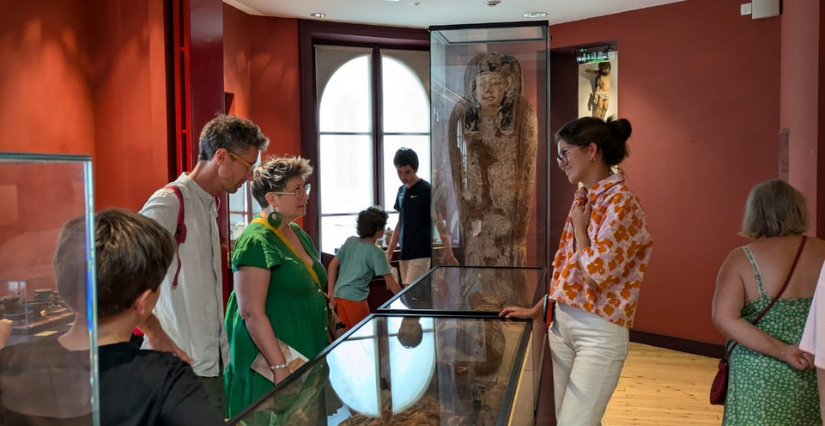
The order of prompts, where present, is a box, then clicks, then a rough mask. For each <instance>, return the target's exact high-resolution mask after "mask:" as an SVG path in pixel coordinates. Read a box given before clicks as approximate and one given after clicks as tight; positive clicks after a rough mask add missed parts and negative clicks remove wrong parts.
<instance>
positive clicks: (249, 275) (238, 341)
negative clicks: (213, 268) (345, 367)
mask: <svg viewBox="0 0 825 426" xmlns="http://www.w3.org/2000/svg"><path fill="white" fill-rule="evenodd" d="M311 173H312V167H310V166H309V162H308V161H307V160H305V159H302V158H300V157H299V158H273V159H270V160H267V162H266V163H264V164H263V165H262V166H261V167H259V168H257V169H256V170H255V180H254V181H253V182H252V194H253V196H254V197H255V199H256V200H257V201H258V202H259V203H260V204H261V206H262V207H263V209H264V210H263V211H262V212H261V215H260V217H258V218H256V219H255V220H254V221H253V222H252V223H251V224H249V226H247V227H246V229H245V230H244V232H243V233H242V234H241V236H240V237H239V238H238V241H237V242H236V244H235V249H234V254H233V257H232V267H233V269H234V270H235V290H234V291H233V292H232V295H231V296H230V298H229V303H228V306H227V312H226V333H227V337H228V338H229V349H230V353H231V355H232V360H231V362H230V363H229V364H227V366H226V371H225V375H224V377H225V379H224V382H225V392H226V407H227V415H228V416H234V415H236V414H238V412H240V411H241V410H243V409H244V408H246V407H247V406H249V405H250V404H251V403H252V402H254V401H256V400H257V399H258V398H260V397H261V396H263V395H264V394H265V393H266V392H267V391H268V390H270V389H272V388H273V386H274V385H275V383H278V382H280V381H281V380H283V379H285V378H286V377H287V376H289V374H291V372H292V371H291V367H290V366H289V365H288V364H287V361H288V360H287V359H286V358H285V354H284V352H283V350H282V348H281V347H280V346H279V345H278V343H277V341H278V340H281V341H283V342H284V343H286V344H287V345H289V346H290V347H292V348H293V349H294V350H296V351H297V352H299V353H300V354H301V355H303V356H304V357H306V358H308V359H312V358H314V357H315V356H316V355H317V354H318V353H319V352H320V351H321V350H323V349H324V348H325V347H326V346H327V344H328V343H329V340H328V338H329V330H328V328H327V325H328V320H329V314H330V312H329V310H328V307H327V300H326V297H325V296H324V293H323V291H322V287H323V286H324V285H325V284H326V280H327V276H326V270H325V269H324V266H323V265H322V264H321V261H320V259H319V257H318V251H317V250H316V249H315V246H314V244H313V243H312V240H311V239H310V238H309V236H308V235H307V234H306V233H305V232H304V231H303V230H301V228H300V227H299V226H298V225H296V224H294V223H292V221H293V220H295V219H297V218H299V217H302V216H304V215H305V214H306V203H307V200H308V199H309V185H307V184H305V181H306V179H307V178H308V177H309V175H310V174H311ZM259 354H260V355H262V356H263V358H264V360H265V361H266V364H268V365H269V366H270V369H271V371H272V374H273V376H274V380H275V383H273V382H272V381H270V380H269V379H268V378H266V377H264V376H263V375H261V374H260V373H258V372H257V371H254V370H252V368H251V366H252V364H253V361H254V360H255V358H256V357H258V355H259ZM272 419H273V421H272V422H273V423H274V424H278V423H279V422H278V421H277V413H272ZM264 424H269V420H267V421H266V422H265V423H264Z"/></svg>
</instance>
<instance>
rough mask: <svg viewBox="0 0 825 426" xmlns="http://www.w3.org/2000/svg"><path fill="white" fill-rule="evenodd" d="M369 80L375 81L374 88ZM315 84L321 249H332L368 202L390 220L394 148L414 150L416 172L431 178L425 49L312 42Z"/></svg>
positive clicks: (352, 229)
mask: <svg viewBox="0 0 825 426" xmlns="http://www.w3.org/2000/svg"><path fill="white" fill-rule="evenodd" d="M373 58H380V66H379V67H374V66H373ZM373 81H380V82H381V84H380V86H379V87H377V92H376V91H375V90H374V89H373V87H374V86H373V84H372V82H373ZM316 84H317V88H318V89H317V93H318V107H317V109H318V125H319V146H318V153H319V155H318V164H317V170H318V171H319V187H320V188H319V190H320V197H319V198H320V208H319V211H320V214H321V251H324V252H327V253H334V252H335V249H337V248H338V247H340V246H341V245H342V244H343V243H344V241H346V239H347V238H348V237H350V236H353V235H356V231H355V219H356V217H357V215H358V212H359V211H361V210H364V209H366V208H367V207H369V206H372V205H379V206H382V207H383V208H384V210H386V211H387V213H389V214H390V218H389V221H388V224H387V226H389V227H391V228H394V227H395V224H396V223H397V221H398V214H397V212H396V211H395V210H394V209H393V206H394V205H395V197H396V194H397V191H398V187H399V186H400V185H401V182H400V181H399V180H398V176H397V174H396V171H395V167H394V166H393V164H392V159H393V156H394V155H395V151H396V150H397V149H398V148H401V147H408V148H412V149H413V150H415V152H416V153H417V154H418V157H419V162H420V165H419V169H418V176H419V177H421V178H423V179H426V180H428V181H429V180H430V174H431V171H430V170H431V167H430V136H429V135H430V105H429V104H430V102H429V96H428V87H429V55H428V53H427V52H421V51H402V50H388V49H377V48H376V49H370V48H351V47H338V46H335V47H333V46H316ZM379 94H380V96H379Z"/></svg>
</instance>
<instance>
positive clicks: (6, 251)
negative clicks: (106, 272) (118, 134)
mask: <svg viewBox="0 0 825 426" xmlns="http://www.w3.org/2000/svg"><path fill="white" fill-rule="evenodd" d="M0 199H2V200H3V201H2V202H3V208H2V209H0V318H4V319H5V320H8V321H10V324H9V323H8V322H6V323H4V324H3V327H6V326H10V328H11V333H10V336H9V337H8V339H7V340H6V341H5V342H3V343H4V347H3V349H2V350H0V394H2V395H3V403H2V404H0V418H2V419H4V420H6V421H10V422H11V423H10V424H31V423H29V422H32V421H34V423H37V424H40V423H39V422H38V421H36V420H37V419H40V418H46V420H48V421H49V423H50V424H51V423H52V422H56V423H55V424H58V423H60V424H62V422H64V421H66V422H71V424H80V423H77V422H78V419H80V420H81V421H82V424H89V425H98V424H99V421H98V409H97V404H98V403H99V398H98V395H97V367H96V359H97V340H96V324H95V315H94V314H95V267H94V265H95V262H94V260H95V259H94V250H93V249H92V244H93V243H94V232H93V229H94V227H93V220H94V217H93V215H94V209H93V206H92V200H93V196H92V161H91V158H90V157H88V156H80V155H41V154H15V153H3V152H0ZM72 219H75V220H77V221H78V222H76V223H79V226H76V227H74V228H73V230H72V231H67V232H68V233H67V234H66V235H63V233H62V232H63V228H64V226H65V225H66V223H67V222H69V221H70V220H72ZM59 241H63V242H64V243H65V245H61V247H64V250H61V252H60V254H59V255H58V254H56V248H57V247H58V242H59ZM66 241H69V242H66ZM56 265H59V268H60V269H59V270H58V271H56ZM61 271H62V272H61ZM58 278H60V280H61V281H60V282H58ZM70 306H71V308H70ZM87 318H88V320H87ZM72 325H74V326H75V329H77V330H80V331H81V333H78V334H77V335H74V336H73V337H72V338H73V339H76V340H73V342H75V343H77V346H79V347H91V350H81V351H68V350H66V349H65V348H64V346H62V343H60V342H58V340H57V339H58V337H59V336H61V335H63V334H64V333H65V332H66V331H68V330H69V329H70V327H72ZM87 339H88V341H87ZM10 366H13V368H11V367H10ZM44 395H47V396H49V397H48V398H42V396H44ZM35 417H36V418H35ZM9 419H11V420H9Z"/></svg>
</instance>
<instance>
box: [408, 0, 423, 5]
mask: <svg viewBox="0 0 825 426" xmlns="http://www.w3.org/2000/svg"><path fill="white" fill-rule="evenodd" d="M410 4H411V5H413V6H421V2H420V1H414V2H412V3H410Z"/></svg>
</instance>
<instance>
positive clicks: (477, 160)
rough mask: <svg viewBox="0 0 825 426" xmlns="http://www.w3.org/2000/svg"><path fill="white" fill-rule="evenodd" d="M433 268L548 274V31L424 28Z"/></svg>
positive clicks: (533, 27)
mask: <svg viewBox="0 0 825 426" xmlns="http://www.w3.org/2000/svg"><path fill="white" fill-rule="evenodd" d="M430 34H431V37H430V78H431V105H432V107H431V112H432V117H431V123H432V137H431V150H432V164H433V175H432V191H433V195H432V207H433V215H434V221H435V226H436V228H437V231H438V236H439V238H438V240H440V241H441V242H442V245H449V246H451V247H452V248H453V249H452V252H453V254H454V258H453V256H450V253H449V250H447V249H445V248H438V249H436V250H434V252H433V265H439V264H441V265H445V264H446V265H450V264H459V265H462V266H503V267H538V268H546V267H547V266H548V265H547V259H548V247H547V229H548V204H547V200H549V199H550V197H549V196H548V188H549V185H548V178H549V174H548V169H547V167H548V140H549V138H548V134H547V123H548V108H547V99H548V90H549V84H548V83H549V73H548V70H549V47H550V46H549V27H548V23H547V22H546V21H543V22H539V21H531V22H517V23H499V24H473V25H455V26H439V27H430Z"/></svg>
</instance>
